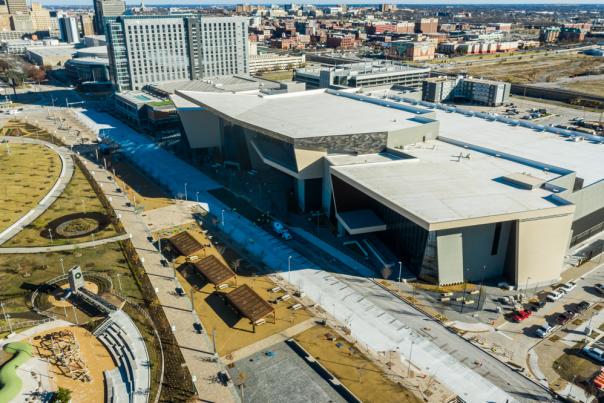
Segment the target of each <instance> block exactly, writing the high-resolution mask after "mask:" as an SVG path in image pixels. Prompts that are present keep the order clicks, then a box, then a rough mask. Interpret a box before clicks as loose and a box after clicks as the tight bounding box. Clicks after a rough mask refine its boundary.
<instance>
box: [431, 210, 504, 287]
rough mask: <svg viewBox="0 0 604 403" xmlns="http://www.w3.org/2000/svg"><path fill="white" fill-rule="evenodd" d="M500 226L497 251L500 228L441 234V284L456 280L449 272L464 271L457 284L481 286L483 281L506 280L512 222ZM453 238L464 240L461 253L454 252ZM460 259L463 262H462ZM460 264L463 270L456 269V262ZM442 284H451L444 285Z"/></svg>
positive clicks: (439, 246)
mask: <svg viewBox="0 0 604 403" xmlns="http://www.w3.org/2000/svg"><path fill="white" fill-rule="evenodd" d="M500 225H501V230H500V233H499V240H498V243H497V246H496V247H495V248H493V243H494V241H495V239H494V238H495V232H496V226H497V224H485V225H474V226H471V227H463V228H457V229H450V230H443V231H438V233H437V236H438V243H437V245H438V272H439V281H440V279H441V278H450V277H452V275H451V274H448V273H447V271H451V272H452V273H459V272H460V270H461V273H462V279H461V280H458V281H455V282H457V283H459V282H461V281H472V282H480V281H482V280H483V279H488V278H494V277H501V276H503V274H504V271H505V262H506V256H507V253H508V243H509V239H510V230H511V228H512V223H511V222H509V221H508V222H502V223H500ZM453 236H456V237H459V239H461V243H460V244H459V250H454V249H452V248H451V245H450V242H451V241H450V239H453V238H452V237H453ZM441 238H442V240H441ZM455 239H456V238H455ZM441 243H442V246H443V247H444V248H445V249H444V250H442V249H441ZM492 252H495V253H492ZM458 255H459V256H460V257H461V259H458ZM458 261H459V264H461V269H460V268H459V267H452V262H458ZM457 275H458V274H457ZM441 284H451V283H444V282H441Z"/></svg>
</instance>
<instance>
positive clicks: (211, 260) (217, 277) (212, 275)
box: [193, 255, 237, 288]
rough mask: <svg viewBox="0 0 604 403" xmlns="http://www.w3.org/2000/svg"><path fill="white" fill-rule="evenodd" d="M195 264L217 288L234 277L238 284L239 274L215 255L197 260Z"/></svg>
mask: <svg viewBox="0 0 604 403" xmlns="http://www.w3.org/2000/svg"><path fill="white" fill-rule="evenodd" d="M193 266H195V268H196V269H197V271H198V272H199V273H201V275H202V276H204V277H205V278H206V279H207V280H208V281H209V282H210V283H212V284H214V287H216V288H222V286H224V285H226V284H227V283H228V282H229V281H230V280H232V279H235V284H237V274H235V272H234V271H233V270H231V268H230V267H228V266H227V265H225V264H224V263H222V262H221V261H220V259H218V258H217V257H216V256H214V255H209V256H207V257H204V258H203V259H201V260H198V261H196V262H195V263H193Z"/></svg>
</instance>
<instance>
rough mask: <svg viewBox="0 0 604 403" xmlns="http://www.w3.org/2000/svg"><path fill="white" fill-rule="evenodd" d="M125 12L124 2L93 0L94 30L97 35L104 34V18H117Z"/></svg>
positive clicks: (119, 0) (122, 0)
mask: <svg viewBox="0 0 604 403" xmlns="http://www.w3.org/2000/svg"><path fill="white" fill-rule="evenodd" d="M125 12H126V2H125V1H124V0H94V28H95V29H96V32H97V33H98V34H103V33H105V22H104V20H103V19H104V18H106V17H118V16H120V15H122V14H124V13H125Z"/></svg>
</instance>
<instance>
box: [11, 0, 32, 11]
mask: <svg viewBox="0 0 604 403" xmlns="http://www.w3.org/2000/svg"><path fill="white" fill-rule="evenodd" d="M6 6H7V7H8V13H9V14H27V13H29V8H27V0H6Z"/></svg>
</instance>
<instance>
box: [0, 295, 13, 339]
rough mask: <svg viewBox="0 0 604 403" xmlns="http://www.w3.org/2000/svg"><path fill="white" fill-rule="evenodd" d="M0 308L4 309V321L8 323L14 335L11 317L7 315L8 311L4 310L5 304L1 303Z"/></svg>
mask: <svg viewBox="0 0 604 403" xmlns="http://www.w3.org/2000/svg"><path fill="white" fill-rule="evenodd" d="M0 306H1V307H2V314H3V315H4V320H5V321H6V322H7V323H8V329H9V330H10V332H11V334H12V333H13V326H12V325H11V323H10V315H7V314H6V311H5V310H4V302H0Z"/></svg>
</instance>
